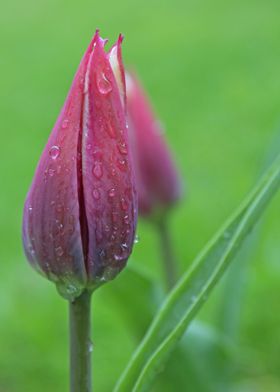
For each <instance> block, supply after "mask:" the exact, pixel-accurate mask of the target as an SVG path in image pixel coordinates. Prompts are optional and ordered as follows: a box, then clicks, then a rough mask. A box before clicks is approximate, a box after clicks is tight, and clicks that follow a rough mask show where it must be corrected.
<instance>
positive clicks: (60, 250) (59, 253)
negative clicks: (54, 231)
mask: <svg viewBox="0 0 280 392" xmlns="http://www.w3.org/2000/svg"><path fill="white" fill-rule="evenodd" d="M55 253H56V254H57V256H58V257H61V256H62V255H63V253H64V252H63V249H62V247H61V246H59V247H58V248H56V249H55Z"/></svg>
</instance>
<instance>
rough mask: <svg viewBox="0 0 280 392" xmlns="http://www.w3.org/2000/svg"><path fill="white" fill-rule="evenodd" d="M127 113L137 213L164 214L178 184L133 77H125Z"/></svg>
mask: <svg viewBox="0 0 280 392" xmlns="http://www.w3.org/2000/svg"><path fill="white" fill-rule="evenodd" d="M126 83H127V110H128V122H129V129H130V131H131V143H132V145H133V148H134V151H133V157H134V166H135V175H136V186H137V192H138V202H139V213H140V214H142V215H143V216H145V217H150V216H152V215H158V213H160V214H161V213H163V212H166V211H167V210H168V209H169V208H170V207H171V206H172V205H174V203H175V202H176V201H177V200H178V199H179V197H180V195H181V184H180V180H179V176H178V173H177V170H176V167H175V164H174V162H173V159H172V156H171V153H170V151H169V148H168V146H167V144H166V142H165V140H164V137H163V131H162V128H161V126H160V123H159V121H158V120H157V119H156V117H155V115H154V113H153V111H152V108H151V104H150V102H149V100H148V98H147V96H146V94H145V92H144V90H143V89H142V87H141V85H140V83H139V82H138V80H137V79H136V76H135V75H132V74H128V73H126Z"/></svg>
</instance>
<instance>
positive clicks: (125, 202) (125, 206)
mask: <svg viewBox="0 0 280 392" xmlns="http://www.w3.org/2000/svg"><path fill="white" fill-rule="evenodd" d="M121 208H122V210H123V211H126V210H127V209H128V202H127V201H126V200H125V198H124V197H122V198H121Z"/></svg>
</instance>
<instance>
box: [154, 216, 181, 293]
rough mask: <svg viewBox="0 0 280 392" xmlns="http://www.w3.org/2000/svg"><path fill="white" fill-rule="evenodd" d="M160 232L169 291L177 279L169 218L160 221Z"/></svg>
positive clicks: (164, 269) (163, 264) (166, 284)
mask: <svg viewBox="0 0 280 392" xmlns="http://www.w3.org/2000/svg"><path fill="white" fill-rule="evenodd" d="M157 227H158V233H159V240H160V248H161V253H162V266H163V273H164V277H165V286H166V288H167V290H168V291H169V290H170V289H172V287H173V286H174V284H175V283H176V280H177V268H176V260H175V256H174V252H173V248H172V241H171V236H170V232H169V230H168V219H167V218H166V217H165V218H162V219H160V220H159V221H158V225H157Z"/></svg>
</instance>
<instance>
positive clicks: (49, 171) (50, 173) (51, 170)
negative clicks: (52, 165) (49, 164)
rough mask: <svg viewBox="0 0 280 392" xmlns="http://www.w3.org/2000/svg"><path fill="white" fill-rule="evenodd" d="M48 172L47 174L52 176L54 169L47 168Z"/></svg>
mask: <svg viewBox="0 0 280 392" xmlns="http://www.w3.org/2000/svg"><path fill="white" fill-rule="evenodd" d="M48 173H49V176H50V177H52V176H53V175H54V173H55V170H54V169H49V170H48Z"/></svg>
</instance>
